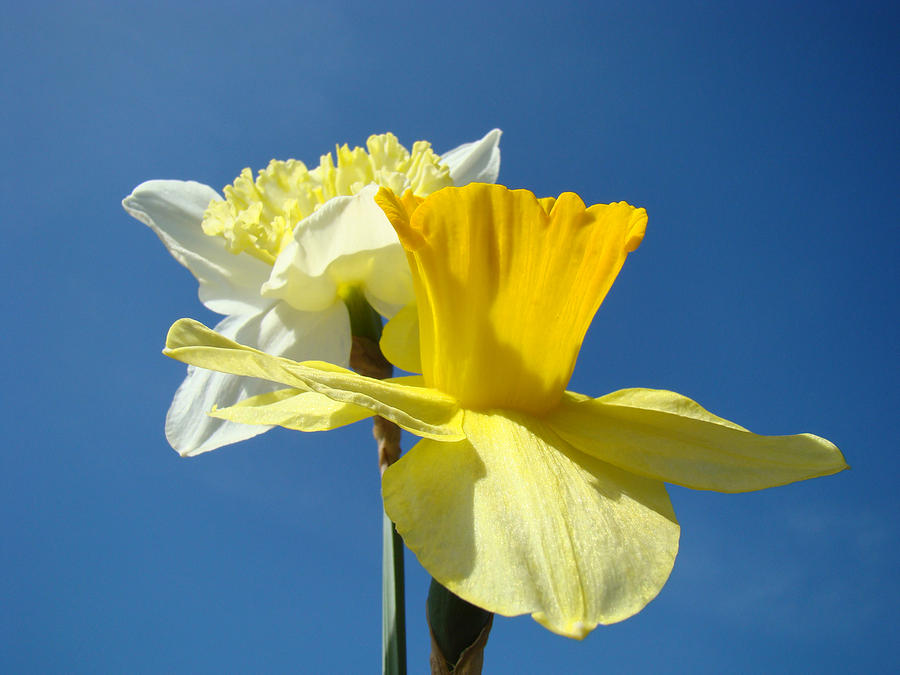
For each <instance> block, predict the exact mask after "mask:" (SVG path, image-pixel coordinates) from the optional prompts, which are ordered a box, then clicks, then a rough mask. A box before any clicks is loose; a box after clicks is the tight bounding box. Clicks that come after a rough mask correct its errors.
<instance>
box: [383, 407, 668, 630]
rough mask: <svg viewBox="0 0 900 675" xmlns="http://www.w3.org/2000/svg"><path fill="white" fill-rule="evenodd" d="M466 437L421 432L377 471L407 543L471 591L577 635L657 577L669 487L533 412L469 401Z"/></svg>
mask: <svg viewBox="0 0 900 675" xmlns="http://www.w3.org/2000/svg"><path fill="white" fill-rule="evenodd" d="M463 427H464V430H465V432H466V434H467V436H468V438H467V440H464V441H459V442H455V443H435V442H432V441H430V440H423V441H420V442H419V444H418V445H416V446H415V447H414V448H413V449H412V450H411V451H410V452H408V453H407V454H406V455H405V456H403V457H402V458H401V459H400V460H399V461H398V462H397V463H396V464H394V465H392V466H391V467H390V468H388V470H387V471H386V472H385V474H384V480H383V483H382V487H383V494H384V501H385V508H386V510H387V513H388V515H389V516H390V517H391V519H392V520H393V521H394V522H395V523H396V524H397V529H398V531H399V532H400V534H401V535H403V538H404V540H405V542H406V545H407V546H409V548H410V549H411V550H412V551H413V552H414V553H415V554H416V556H417V557H418V559H419V561H420V562H421V563H422V565H423V566H424V567H425V569H426V570H427V571H428V572H429V573H430V574H431V575H432V576H433V577H434V578H435V579H437V580H438V581H439V582H440V583H442V584H444V585H445V586H446V587H447V588H449V589H450V590H451V591H453V592H454V593H456V594H457V595H459V596H460V597H462V598H464V599H466V600H468V601H469V602H471V603H473V604H475V605H478V606H480V607H483V608H485V609H487V610H489V611H492V612H496V613H499V614H503V615H506V616H511V615H515V614H523V613H530V614H532V615H533V616H534V618H535V619H536V620H538V621H539V622H540V623H541V624H543V625H544V626H546V627H547V628H549V629H550V630H552V631H554V632H556V633H559V634H561V635H566V636H569V637H575V638H582V637H584V636H585V635H586V634H587V633H588V632H589V631H590V630H591V629H593V628H594V627H595V626H596V625H597V624H607V623H614V622H616V621H621V620H623V619H626V618H628V617H629V616H631V615H633V614H635V613H636V612H638V611H640V610H641V608H643V607H644V606H645V605H646V604H647V603H648V602H649V601H650V600H652V599H653V598H654V597H655V596H656V594H657V593H658V592H659V590H660V589H661V588H662V586H663V584H664V583H665V581H666V579H667V578H668V576H669V572H670V571H671V569H672V565H673V563H674V561H675V555H676V553H677V549H678V536H679V528H678V525H677V523H676V521H675V516H674V514H673V512H672V507H671V504H670V502H669V498H668V495H667V494H666V491H665V487H664V486H663V484H662V483H661V482H659V481H654V480H648V479H646V478H641V477H639V476H635V475H633V474H630V473H628V472H625V471H622V470H620V469H617V468H615V467H613V466H610V465H608V464H606V463H604V462H600V461H598V460H596V459H595V458H593V457H589V456H587V455H584V454H582V453H580V452H578V451H576V450H574V449H573V448H572V447H571V446H569V445H568V444H567V443H566V442H565V441H563V440H562V439H560V438H559V437H558V436H556V434H554V433H553V432H552V430H550V429H548V428H547V427H545V426H543V425H542V424H541V423H540V422H538V421H537V420H535V419H533V418H528V417H525V416H517V417H512V416H505V415H501V414H479V413H473V412H470V411H466V413H465V419H464V423H463Z"/></svg>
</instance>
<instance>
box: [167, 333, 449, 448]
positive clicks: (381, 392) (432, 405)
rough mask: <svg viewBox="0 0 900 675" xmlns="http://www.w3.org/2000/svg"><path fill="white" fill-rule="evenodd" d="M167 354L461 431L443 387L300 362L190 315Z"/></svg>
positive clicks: (422, 428) (170, 339)
mask: <svg viewBox="0 0 900 675" xmlns="http://www.w3.org/2000/svg"><path fill="white" fill-rule="evenodd" d="M163 353H164V354H166V355H167V356H170V357H172V358H173V359H177V360H179V361H183V362H184V363H188V364H191V365H194V366H197V367H200V368H208V369H210V370H217V371H220V372H226V373H232V374H235V375H246V376H249V377H258V378H261V379H264V380H270V381H272V382H279V383H281V384H284V385H286V386H288V387H294V388H296V389H300V390H302V391H315V392H318V393H320V394H323V395H325V396H327V397H328V398H330V399H332V400H334V401H341V402H344V403H352V404H354V405H357V406H361V407H363V408H367V409H369V410H371V411H373V412H374V413H376V414H378V415H381V416H382V417H385V418H387V419H389V420H391V421H392V422H394V423H396V424H397V425H399V426H400V427H402V428H403V429H406V430H408V431H410V432H412V433H414V434H417V435H419V436H424V437H427V438H437V439H440V440H445V439H446V440H453V439H457V438H462V437H463V432H462V429H461V417H462V414H461V412H460V410H459V406H458V404H457V402H456V401H455V400H454V399H453V398H451V397H450V396H447V395H446V394H442V393H441V392H438V391H435V390H434V389H429V388H426V387H421V386H410V385H409V384H406V383H399V382H391V381H388V380H375V379H372V378H369V377H363V376H362V375H357V374H356V373H354V372H352V371H349V370H346V369H344V368H340V367H338V366H335V365H332V364H330V363H323V362H321V361H306V362H304V363H297V362H296V361H291V360H290V359H285V358H280V357H276V356H272V355H270V354H265V353H263V352H260V351H259V350H256V349H252V348H250V347H246V346H244V345H240V344H238V343H236V342H234V341H232V340H229V339H228V338H225V337H223V336H221V335H219V334H218V333H216V332H215V331H212V330H210V329H209V328H207V327H206V326H204V325H203V324H201V323H199V322H197V321H193V320H191V319H181V320H179V321H176V322H175V323H174V324H173V325H172V328H170V329H169V334H168V336H167V337H166V349H165V350H164V351H163Z"/></svg>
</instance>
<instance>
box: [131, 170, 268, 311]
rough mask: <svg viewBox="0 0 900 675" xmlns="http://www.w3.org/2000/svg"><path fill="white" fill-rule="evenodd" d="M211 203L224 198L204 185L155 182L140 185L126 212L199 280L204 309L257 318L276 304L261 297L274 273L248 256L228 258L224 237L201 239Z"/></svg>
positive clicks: (191, 182) (203, 237)
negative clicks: (154, 234)
mask: <svg viewBox="0 0 900 675" xmlns="http://www.w3.org/2000/svg"><path fill="white" fill-rule="evenodd" d="M213 199H221V197H220V196H219V194H218V193H217V192H216V191H215V190H213V189H212V188H211V187H209V186H207V185H203V184H201V183H196V182H194V181H181V180H151V181H147V182H146V183H141V184H140V185H138V186H137V187H136V188H135V189H134V192H132V193H131V194H130V195H129V196H128V197H126V198H125V199H124V200H123V201H122V206H123V207H125V210H126V211H127V212H128V213H129V214H130V215H132V216H133V217H135V218H137V219H138V220H140V221H141V222H142V223H144V224H145V225H148V226H149V227H150V228H151V229H152V230H153V231H154V232H155V233H156V235H157V236H158V237H159V238H160V240H161V241H162V243H163V244H164V245H165V247H166V248H167V249H169V253H171V254H172V257H173V258H175V259H176V260H177V261H178V262H180V263H181V264H182V265H184V266H185V267H187V268H188V269H189V270H190V271H191V273H192V274H193V275H194V276H195V277H197V281H199V282H200V300H201V302H203V304H204V305H206V306H207V307H209V308H210V309H211V310H213V311H214V312H218V313H220V314H246V313H248V312H258V311H260V310H261V309H263V308H264V307H266V306H269V305H271V304H272V303H271V302H270V301H266V300H263V299H262V298H261V297H260V295H259V287H260V286H261V285H262V283H263V282H264V281H265V280H266V277H267V276H268V275H269V271H270V268H269V266H268V265H266V264H265V263H263V262H262V261H260V260H257V259H256V258H254V257H252V256H250V255H240V254H238V255H235V254H233V253H230V252H228V250H226V248H225V240H224V239H223V238H222V237H211V236H208V235H206V234H204V233H203V230H202V229H201V227H200V223H201V222H202V220H203V212H204V211H205V210H206V207H207V206H208V205H209V202H210V201H211V200H213Z"/></svg>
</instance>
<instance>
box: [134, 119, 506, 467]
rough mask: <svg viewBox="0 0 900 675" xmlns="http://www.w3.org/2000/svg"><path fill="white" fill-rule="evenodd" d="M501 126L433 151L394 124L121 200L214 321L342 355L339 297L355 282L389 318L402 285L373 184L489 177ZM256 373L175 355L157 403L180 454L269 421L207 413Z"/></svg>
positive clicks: (249, 391) (399, 259)
mask: <svg viewBox="0 0 900 675" xmlns="http://www.w3.org/2000/svg"><path fill="white" fill-rule="evenodd" d="M499 140H500V131H499V130H498V129H494V130H493V131H491V132H489V133H488V134H486V135H485V136H484V137H483V138H482V139H480V140H478V141H475V142H473V143H466V144H464V145H461V146H459V147H458V148H455V149H453V150H450V151H449V152H447V153H444V154H443V155H437V154H435V153H434V152H433V151H432V149H431V145H430V144H429V143H427V142H425V141H418V142H416V143H415V144H414V145H413V147H412V150H411V151H409V150H407V149H406V148H405V147H403V146H402V145H401V144H400V143H399V142H398V140H397V138H396V137H395V136H394V135H393V134H380V135H373V136H370V137H369V139H368V141H367V142H366V149H363V148H359V147H357V148H353V149H352V150H351V149H350V148H349V147H348V146H346V145H344V146H341V147H338V148H337V150H336V157H337V163H335V160H334V159H333V158H332V156H331V154H326V155H323V156H322V158H321V162H320V164H319V166H318V167H316V168H313V169H307V167H306V166H305V165H304V164H303V162H299V161H297V160H288V161H276V160H272V162H271V163H270V164H269V166H268V167H267V168H266V169H265V170H262V171H260V172H259V175H258V177H257V178H256V179H254V178H253V175H252V174H251V172H250V169H244V171H243V172H242V173H241V175H240V176H239V177H238V178H237V179H236V180H235V181H234V184H233V185H229V186H227V187H226V188H225V197H224V198H223V197H221V196H220V195H219V194H218V193H217V192H216V191H215V190H213V189H212V188H210V187H208V186H206V185H202V184H200V183H196V182H193V181H178V180H153V181H148V182H146V183H142V184H141V185H139V186H138V187H137V188H135V190H134V192H133V193H132V194H131V195H130V196H129V197H127V198H126V199H125V201H124V202H123V206H124V207H125V210H126V211H128V213H130V214H131V215H132V216H134V217H135V218H137V219H138V220H140V221H141V222H143V223H145V224H146V225H148V226H150V227H151V228H152V229H153V231H154V232H155V233H156V234H157V235H158V236H159V238H160V240H162V242H163V244H165V246H166V248H167V249H169V252H170V253H171V254H172V256H173V257H174V258H175V259H176V260H178V262H180V263H181V264H182V265H184V266H185V267H187V268H188V269H189V270H190V271H191V272H192V273H193V274H194V276H195V277H197V280H198V281H199V283H200V300H201V301H202V302H203V304H204V305H206V306H207V307H208V308H209V309H211V310H212V311H214V312H217V313H219V314H224V315H225V318H224V319H223V320H222V321H221V322H220V323H219V324H218V325H217V326H216V330H217V331H219V332H220V333H222V334H223V335H227V336H228V337H231V338H234V339H236V340H239V341H240V342H242V343H244V344H249V345H252V346H254V347H258V348H260V349H263V350H265V351H267V352H269V353H272V354H277V355H279V356H286V357H290V358H292V359H300V360H305V359H322V360H325V361H329V362H332V363H337V364H340V365H347V363H348V359H349V355H350V345H351V330H350V318H349V316H348V311H347V307H346V306H345V303H344V302H343V300H345V299H346V298H347V297H348V296H350V295H353V294H356V295H358V296H359V295H362V296H364V297H365V299H366V300H367V301H368V302H369V304H371V306H372V307H374V308H375V309H376V310H377V311H378V312H380V313H381V314H382V315H383V316H385V317H388V318H390V317H391V316H393V315H394V314H395V313H396V312H397V311H398V310H399V309H400V308H402V307H403V306H404V305H406V304H407V303H409V302H410V301H411V300H412V298H413V291H412V281H411V278H410V273H409V268H408V266H407V264H406V261H405V257H404V254H403V249H402V248H401V246H400V242H399V241H398V240H397V235H396V234H395V233H394V230H393V228H391V225H390V223H389V222H388V221H387V218H385V215H384V212H383V211H382V210H381V209H380V208H378V206H377V205H376V204H375V201H374V198H373V197H374V195H375V193H376V192H377V190H378V187H379V186H387V187H390V188H391V189H393V190H398V191H402V190H411V191H412V192H413V193H414V194H417V195H419V196H425V195H428V194H430V193H432V192H434V191H435V190H438V189H440V188H443V187H445V186H447V185H465V184H466V183H469V182H472V181H480V182H493V181H494V180H496V178H497V172H498V170H499V165H500V153H499V148H498V143H499ZM272 389H273V385H272V384H271V383H269V382H264V381H262V380H253V379H248V378H242V377H237V376H235V375H232V374H226V373H217V372H212V371H209V370H203V369H196V368H193V367H189V368H188V374H187V377H186V379H185V380H184V382H183V383H182V385H181V386H180V387H179V388H178V391H177V392H176V393H175V397H174V399H173V401H172V405H171V406H170V408H169V412H168V414H167V416H166V437H167V438H168V440H169V442H170V443H171V445H172V447H174V448H175V449H176V450H177V451H178V452H179V453H181V454H182V455H196V454H199V453H201V452H206V451H208V450H212V449H214V448H218V447H220V446H222V445H227V444H229V443H235V442H237V441H241V440H244V439H246V438H250V437H251V436H255V435H257V434H259V433H262V432H263V431H266V430H267V429H268V428H270V427H268V426H259V425H246V424H237V423H235V422H231V421H227V420H223V419H217V418H213V417H209V416H208V415H207V414H206V413H207V412H208V411H209V409H210V408H211V407H212V406H213V405H214V404H218V405H230V404H233V403H237V402H238V401H240V400H243V399H245V398H247V397H248V396H254V395H256V394H260V393H264V392H269V391H272Z"/></svg>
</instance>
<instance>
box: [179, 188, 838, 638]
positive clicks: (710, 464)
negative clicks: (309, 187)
mask: <svg viewBox="0 0 900 675" xmlns="http://www.w3.org/2000/svg"><path fill="white" fill-rule="evenodd" d="M376 201H377V202H378V203H379V204H380V205H381V206H382V208H383V209H384V211H385V213H386V214H387V216H388V218H389V219H390V221H391V223H392V224H393V226H394V228H395V229H396V231H397V233H398V235H399V237H400V241H401V242H402V244H403V247H404V249H405V250H406V252H407V257H408V259H409V263H410V267H411V269H412V274H413V283H414V286H415V296H416V301H417V302H416V310H415V315H417V318H418V326H419V328H418V333H419V339H418V347H419V349H418V350H415V349H414V350H413V351H419V352H420V358H418V357H417V355H416V354H414V353H411V352H410V350H409V347H410V345H412V344H413V343H414V341H411V340H410V339H409V336H410V335H413V334H415V332H416V329H415V327H414V326H413V325H412V323H413V322H411V318H412V313H411V312H405V313H403V312H402V313H400V314H398V315H397V317H396V318H395V319H394V321H393V322H392V323H391V324H388V327H387V328H388V329H389V330H386V332H385V337H384V339H383V342H384V349H385V352H386V353H388V354H394V355H400V357H398V360H402V361H404V362H405V363H407V364H413V363H415V362H420V363H421V372H422V375H421V376H412V377H406V378H396V379H394V380H386V381H379V380H373V379H369V378H365V377H362V376H359V375H357V374H354V373H352V372H350V371H347V370H345V369H343V368H340V367H337V366H334V365H330V364H327V363H321V362H307V363H296V362H293V361H290V360H288V359H283V358H276V357H274V356H270V355H267V354H264V353H261V352H259V351H257V350H254V349H249V348H247V347H244V346H241V345H239V344H237V343H235V342H233V341H231V340H229V339H227V338H226V337H223V336H220V335H217V334H216V333H214V332H213V331H210V330H209V329H207V328H205V327H204V326H202V325H201V324H198V323H196V322H193V321H190V320H186V319H183V320H181V321H179V322H177V323H176V324H174V325H173V326H172V328H171V330H170V332H169V335H168V339H167V343H166V344H167V347H166V352H165V353H166V354H168V355H169V356H172V357H174V358H176V359H179V360H182V361H185V362H187V363H191V364H194V365H195V366H198V367H203V368H214V369H218V370H224V371H227V372H231V373H238V374H241V375H245V376H252V377H258V378H262V379H265V380H268V381H271V382H278V383H281V384H283V385H286V387H287V388H286V389H282V390H280V391H276V392H274V393H271V394H264V395H261V396H256V397H254V398H251V399H248V400H245V401H242V402H241V403H239V404H237V405H235V406H232V407H230V408H228V409H224V410H216V411H214V412H213V413H212V414H213V415H215V416H217V417H220V418H225V419H230V420H234V421H239V422H243V423H252V424H280V425H282V426H285V427H288V428H291V429H300V430H305V431H312V430H320V429H329V428H333V427H337V426H340V425H343V424H348V423H350V422H353V421H355V420H358V419H362V418H364V417H367V416H370V415H373V414H378V415H382V416H384V417H386V418H388V419H390V420H393V421H394V422H396V423H397V424H398V425H400V426H401V427H403V428H404V429H407V430H408V431H410V432H412V433H414V434H417V435H419V436H421V437H422V440H421V441H419V443H418V444H417V445H415V447H413V448H412V449H411V450H410V451H409V452H408V453H407V454H406V455H405V456H403V457H402V458H401V459H400V460H399V461H398V462H397V463H396V464H394V465H392V466H391V467H390V468H388V469H387V471H386V472H385V474H384V478H383V483H382V491H383V496H384V503H385V509H386V511H387V513H388V515H389V516H390V518H391V519H392V520H393V521H394V522H395V523H396V525H397V530H398V531H399V532H400V534H401V535H402V536H403V539H404V540H405V542H406V544H407V546H408V547H409V548H410V549H411V550H412V551H413V552H414V553H415V554H416V555H417V556H418V558H419V560H420V562H421V563H422V565H423V566H424V567H425V569H426V570H428V572H429V573H430V574H431V575H432V576H433V577H434V578H435V579H436V580H438V581H439V582H440V583H441V584H443V585H444V586H446V587H447V588H449V589H450V590H451V591H453V592H454V593H456V594H457V595H459V596H460V597H462V598H464V599H465V600H468V601H469V602H471V603H473V604H475V605H478V606H480V607H483V608H485V609H487V610H489V611H492V612H496V613H499V614H502V615H517V614H523V613H530V614H531V615H532V616H533V617H534V618H535V619H536V620H537V621H539V622H540V623H541V624H543V625H544V626H546V627H547V628H549V629H550V630H552V631H554V632H557V633H560V634H562V635H567V636H570V637H575V638H581V637H584V636H585V635H586V634H587V633H588V632H589V631H590V630H592V629H593V628H594V627H595V626H597V625H598V624H607V623H612V622H616V621H621V620H622V619H625V618H627V617H629V616H631V615H633V614H635V613H636V612H638V611H640V610H641V608H643V607H644V606H645V605H646V604H647V603H648V602H649V601H650V600H651V599H653V598H654V597H655V596H656V594H657V593H658V592H659V590H660V589H661V588H662V586H663V584H664V583H665V581H666V579H667V578H668V576H669V573H670V571H671V569H672V565H673V563H674V560H675V556H676V553H677V549H678V538H679V526H678V524H677V521H676V519H675V515H674V513H673V511H672V506H671V503H670V501H669V497H668V495H667V493H666V488H665V486H664V483H665V482H670V483H675V484H677V485H683V486H686V487H691V488H695V489H701V490H716V491H721V492H741V491H747V490H759V489H762V488H766V487H771V486H776V485H783V484H785V483H790V482H792V481H797V480H803V479H806V478H812V477H816V476H824V475H828V474H832V473H836V472H838V471H841V470H842V469H844V468H846V464H845V463H844V459H843V457H842V455H841V453H840V451H839V450H838V449H837V448H836V447H835V446H834V445H832V444H831V443H830V442H829V441H827V440H825V439H823V438H819V437H817V436H813V435H809V434H800V435H795V436H759V435H756V434H753V433H751V432H750V431H748V430H747V429H744V428H743V427H740V426H738V425H736V424H734V423H732V422H729V421H727V420H724V419H722V418H720V417H717V416H715V415H713V414H712V413H709V412H707V411H706V410H704V409H703V408H702V407H700V405H698V404H697V403H695V402H694V401H692V400H690V399H688V398H685V397H684V396H681V395H679V394H676V393H673V392H670V391H659V390H650V389H626V390H622V391H617V392H614V393H612V394H608V395H606V396H603V397H601V398H596V399H594V398H589V397H587V396H584V395H581V394H576V393H571V392H567V391H566V390H565V387H566V384H567V383H568V380H569V377H570V375H571V373H572V370H573V367H574V364H575V359H576V357H577V354H578V351H579V349H580V346H581V342H582V340H583V338H584V335H585V332H586V331H587V328H588V325H589V323H590V321H591V319H592V317H593V315H594V313H595V312H596V310H597V308H598V307H599V305H600V303H601V302H602V300H603V298H604V296H605V295H606V293H607V291H608V290H609V288H610V286H611V285H612V282H613V280H614V279H615V277H616V275H617V274H618V272H619V270H620V268H621V267H622V264H623V262H624V261H625V257H626V255H627V254H628V253H629V252H631V251H633V250H635V249H636V248H637V247H638V245H639V244H640V242H641V239H642V238H643V236H644V229H645V226H646V222H647V215H646V212H645V211H644V210H643V209H637V208H634V207H632V206H629V205H628V204H626V203H624V202H620V203H617V204H609V205H605V204H599V205H595V206H591V207H589V208H585V205H584V203H583V202H582V201H581V199H580V198H579V197H578V196H577V195H575V194H572V193H564V194H562V195H560V196H559V198H557V199H552V198H547V199H537V198H535V196H534V195H533V194H531V193H530V192H527V191H524V190H515V191H511V190H508V189H506V188H504V187H502V186H496V185H484V184H475V185H470V186H468V187H463V188H446V189H443V190H441V191H439V192H436V193H435V194H433V195H431V196H429V197H427V198H426V199H424V201H423V200H421V199H419V198H417V197H416V196H414V195H411V194H406V195H405V196H404V197H403V198H402V199H398V198H397V197H396V196H395V195H394V194H392V193H391V192H390V191H387V190H381V191H380V192H379V193H378V195H377V196H376ZM392 324H395V325H393V326H392ZM396 324H406V325H396ZM392 336H393V337H392Z"/></svg>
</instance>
